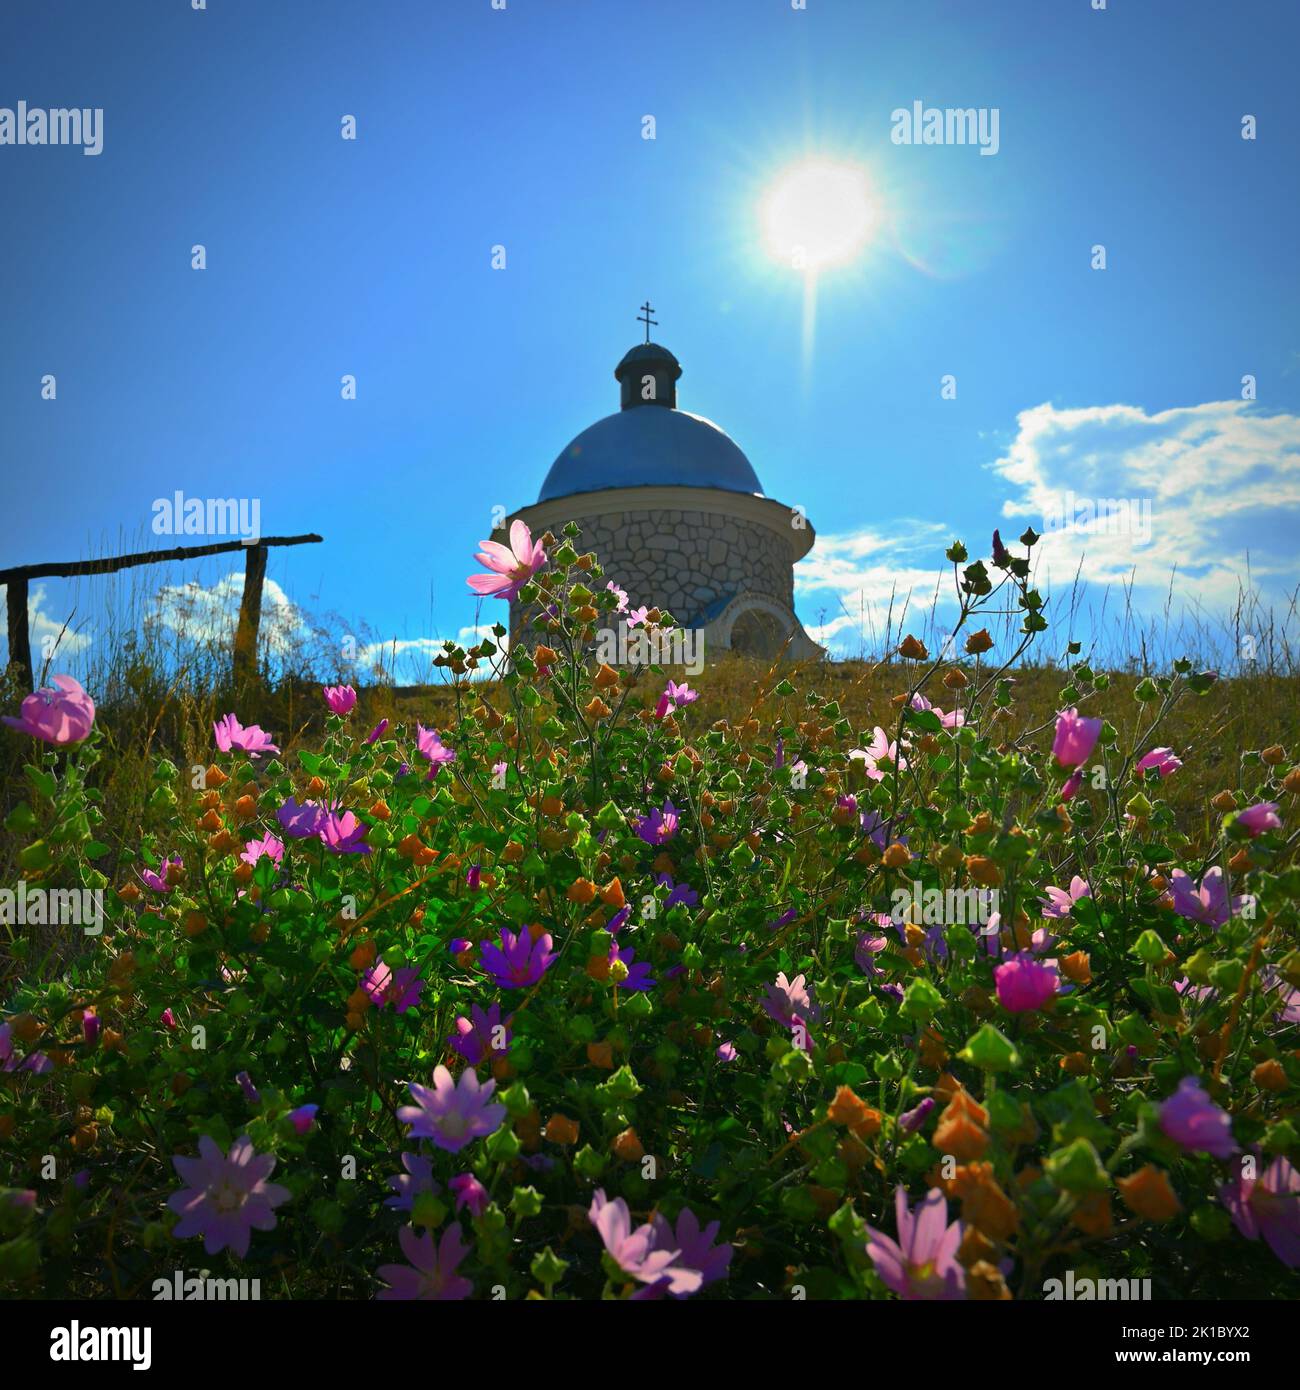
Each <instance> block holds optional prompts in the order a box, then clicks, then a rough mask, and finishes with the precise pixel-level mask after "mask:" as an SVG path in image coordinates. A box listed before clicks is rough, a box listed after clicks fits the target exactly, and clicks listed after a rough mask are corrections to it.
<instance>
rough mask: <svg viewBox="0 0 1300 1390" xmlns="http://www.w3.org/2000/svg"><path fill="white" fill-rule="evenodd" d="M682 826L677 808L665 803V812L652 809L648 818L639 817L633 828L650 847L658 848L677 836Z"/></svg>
mask: <svg viewBox="0 0 1300 1390" xmlns="http://www.w3.org/2000/svg"><path fill="white" fill-rule="evenodd" d="M679 825H680V820H679V813H678V810H677V807H676V806H674V805H673V803H672V802H671V801H665V802H664V807H663V810H662V811H661V810H660V809H659V807H658V806H655V807H652V808H651V810H650V814H649V815H648V816H639V817H638V818H637V821H636V824H635V825H634V826H633V827H632V828H633V829H634V830H635V831H636V833H637V835H639V836H640V838H641V839H642V840H644V841H645V842H646V844H648V845H652V846H655V847H658V846H659V845H663V844H667V843H668V841H669V840H671V839H672V838H673V836H674V835H676V834H677V830H678V827H679Z"/></svg>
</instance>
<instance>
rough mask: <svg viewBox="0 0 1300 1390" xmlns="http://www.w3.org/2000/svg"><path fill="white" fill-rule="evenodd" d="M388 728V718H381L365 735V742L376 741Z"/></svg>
mask: <svg viewBox="0 0 1300 1390" xmlns="http://www.w3.org/2000/svg"><path fill="white" fill-rule="evenodd" d="M387 730H388V720H387V719H381V720H380V721H379V723H378V724H376V725H375V727H374V728H373V729H371V731H370V732H369V733H368V734H367V735H366V742H367V743H378V742H379V740H380V739H381V738H383V736H384V734H385V733H386V732H387Z"/></svg>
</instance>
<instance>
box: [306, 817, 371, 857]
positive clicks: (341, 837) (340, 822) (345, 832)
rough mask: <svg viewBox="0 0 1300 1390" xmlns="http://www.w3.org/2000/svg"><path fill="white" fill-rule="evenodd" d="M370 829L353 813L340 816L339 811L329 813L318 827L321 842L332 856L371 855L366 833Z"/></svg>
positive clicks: (322, 818)
mask: <svg viewBox="0 0 1300 1390" xmlns="http://www.w3.org/2000/svg"><path fill="white" fill-rule="evenodd" d="M369 828H370V827H369V826H367V825H366V823H365V821H361V820H358V819H357V818H356V816H354V815H353V814H352V812H351V811H344V812H343V813H342V815H340V814H339V813H338V812H337V811H327V812H326V813H325V814H324V815H323V816H322V817H321V818H320V823H319V824H318V825H317V827H316V833H317V835H319V836H320V842H321V844H323V845H324V846H325V848H326V849H327V850H329V851H330V853H331V854H369V853H370V846H369V845H368V844H366V831H367V830H368V829H369Z"/></svg>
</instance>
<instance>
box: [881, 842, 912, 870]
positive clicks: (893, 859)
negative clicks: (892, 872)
mask: <svg viewBox="0 0 1300 1390" xmlns="http://www.w3.org/2000/svg"><path fill="white" fill-rule="evenodd" d="M881 860H882V862H883V863H884V865H885V868H887V869H902V868H905V867H906V866H907V865H908V864H910V863H911V862H912V852H911V850H909V849H908V847H907V846H906V845H900V844H897V843H895V844H892V845H890V846H889V848H888V849H887V850H886V851H885V852H884V854H883V855H882V856H881Z"/></svg>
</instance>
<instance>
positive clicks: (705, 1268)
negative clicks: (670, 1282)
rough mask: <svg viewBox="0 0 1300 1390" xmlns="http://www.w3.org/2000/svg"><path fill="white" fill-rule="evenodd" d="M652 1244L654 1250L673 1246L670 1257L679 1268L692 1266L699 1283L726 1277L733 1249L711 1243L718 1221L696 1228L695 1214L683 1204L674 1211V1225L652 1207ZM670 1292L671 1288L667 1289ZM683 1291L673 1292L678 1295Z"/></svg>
mask: <svg viewBox="0 0 1300 1390" xmlns="http://www.w3.org/2000/svg"><path fill="white" fill-rule="evenodd" d="M653 1224H654V1248H655V1249H656V1250H676V1251H677V1258H676V1260H675V1261H674V1263H675V1264H676V1266H677V1268H678V1269H680V1270H693V1271H694V1272H695V1273H696V1274H698V1275H699V1276H700V1287H701V1288H703V1287H704V1285H705V1284H713V1283H716V1282H717V1281H718V1280H719V1279H725V1278H726V1277H727V1268H728V1266H729V1265H730V1264H731V1256H732V1254H733V1253H734V1252H733V1250H732V1247H731V1246H730V1245H727V1244H726V1243H725V1242H724V1243H723V1244H721V1245H715V1244H714V1243H713V1242H714V1241H715V1240H716V1239H717V1235H718V1231H719V1229H720V1223H719V1222H717V1221H710V1222H709V1224H708V1225H707V1226H705V1227H704V1228H703V1230H701V1229H700V1222H699V1218H698V1217H697V1216H696V1215H695V1213H694V1212H693V1211H692V1210H691V1209H690V1207H683V1208H682V1209H681V1211H679V1212H678V1213H677V1225H676V1227H673V1226H672V1225H670V1224H669V1222H668V1220H667V1218H666V1217H665V1216H664V1215H663V1214H662V1213H661V1212H658V1211H656V1212H655V1216H654V1223H653ZM670 1292H671V1290H670ZM683 1296H684V1295H683V1294H680V1293H679V1294H675V1295H674V1297H677V1298H681V1297H683Z"/></svg>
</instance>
